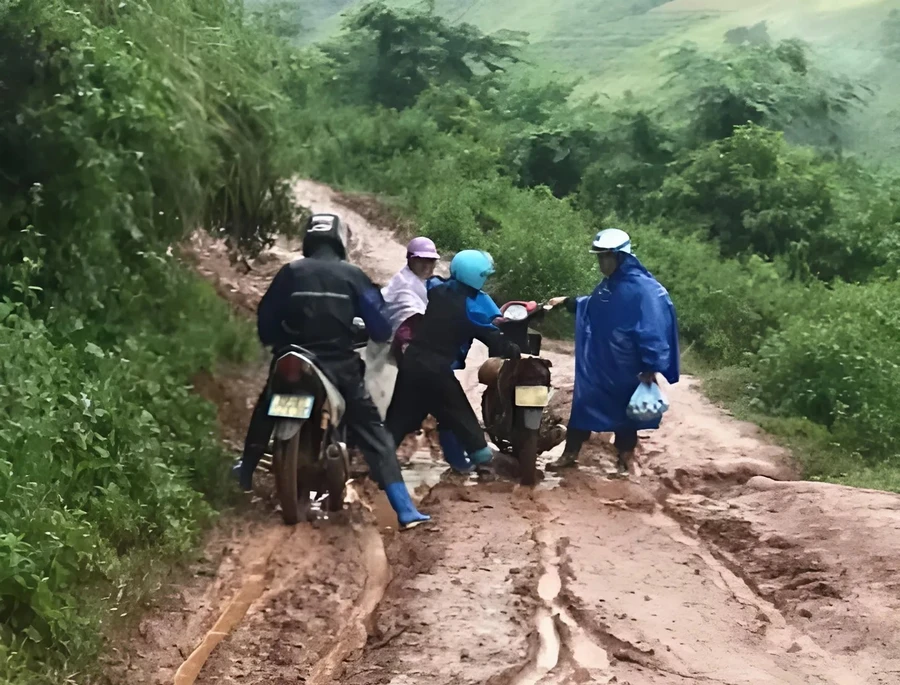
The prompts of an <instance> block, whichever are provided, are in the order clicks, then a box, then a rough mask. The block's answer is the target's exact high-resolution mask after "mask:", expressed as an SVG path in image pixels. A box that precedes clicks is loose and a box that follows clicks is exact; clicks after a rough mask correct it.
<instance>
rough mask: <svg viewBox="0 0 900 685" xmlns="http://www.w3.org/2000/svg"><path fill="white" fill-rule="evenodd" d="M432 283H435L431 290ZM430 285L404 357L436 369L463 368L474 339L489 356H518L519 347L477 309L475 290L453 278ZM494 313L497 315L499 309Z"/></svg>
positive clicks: (476, 293) (433, 281)
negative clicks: (485, 349)
mask: <svg viewBox="0 0 900 685" xmlns="http://www.w3.org/2000/svg"><path fill="white" fill-rule="evenodd" d="M431 283H438V284H437V285H434V286H433V287H431ZM429 285H430V287H429V290H428V307H427V308H426V310H425V314H424V315H423V316H422V318H421V320H420V321H419V322H418V324H417V325H416V329H415V332H414V334H413V337H412V340H411V342H410V344H409V347H408V348H407V351H406V356H405V358H411V359H412V360H413V362H412V363H413V364H417V365H425V366H428V367H430V368H433V369H436V370H439V369H440V370H450V369H453V368H463V367H464V366H465V357H466V354H467V353H468V351H469V348H470V347H471V345H472V340H473V339H477V340H480V341H481V342H483V343H484V344H485V345H487V346H488V349H489V351H490V353H491V355H492V356H500V357H510V356H516V355H518V354H519V348H518V347H517V346H516V345H515V344H514V343H512V342H511V341H509V340H508V339H507V338H506V337H505V336H504V335H503V334H502V333H501V332H500V331H499V330H498V329H497V328H496V327H495V326H493V325H492V324H491V321H490V320H489V319H488V318H486V313H485V312H482V311H480V310H479V305H478V301H477V296H478V291H477V290H474V289H472V288H469V287H468V286H465V285H463V284H462V283H460V282H459V281H456V280H452V279H451V280H449V281H446V282H443V283H441V282H438V281H437V280H436V279H433V280H432V282H430V284H429ZM496 313H497V314H498V315H499V310H497V312H496Z"/></svg>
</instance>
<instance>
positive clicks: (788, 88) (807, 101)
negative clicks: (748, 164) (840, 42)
mask: <svg viewBox="0 0 900 685" xmlns="http://www.w3.org/2000/svg"><path fill="white" fill-rule="evenodd" d="M669 65H670V69H671V73H672V80H671V82H670V83H671V85H672V86H674V87H676V88H677V89H678V90H679V92H682V93H683V97H681V98H680V99H679V101H678V105H679V106H678V110H677V111H679V112H687V113H688V117H689V118H690V119H691V121H692V123H691V130H692V133H693V134H694V135H695V136H696V137H697V138H698V139H700V140H703V141H710V140H719V139H722V138H726V137H728V136H729V135H731V132H732V131H733V130H734V129H735V128H736V127H738V126H744V125H746V124H759V125H761V126H766V127H769V128H774V129H778V130H787V131H789V132H790V133H791V135H792V136H793V137H794V138H795V139H798V140H801V141H803V142H812V143H816V144H820V145H827V146H832V147H839V146H840V137H839V135H838V131H839V129H840V125H841V124H842V123H843V121H844V118H845V117H846V115H847V114H848V113H849V112H850V111H851V110H852V109H853V108H855V107H858V106H860V105H861V104H862V102H863V95H864V94H865V92H866V89H865V88H864V87H863V86H862V85H861V84H858V83H856V82H854V81H852V80H850V79H847V78H844V77H839V76H835V75H832V74H830V73H828V72H826V71H823V70H821V69H818V68H816V66H815V65H814V63H813V62H812V55H811V53H810V49H809V46H808V45H807V44H805V43H803V42H802V41H799V40H785V41H781V42H780V43H778V44H775V45H772V44H769V43H758V44H750V43H744V44H741V45H739V46H736V47H730V48H728V49H726V50H725V51H724V52H722V53H720V54H716V55H711V54H706V53H703V52H701V51H700V50H699V49H697V48H696V47H683V48H681V49H679V50H677V51H675V52H674V53H673V54H672V55H670V56H669Z"/></svg>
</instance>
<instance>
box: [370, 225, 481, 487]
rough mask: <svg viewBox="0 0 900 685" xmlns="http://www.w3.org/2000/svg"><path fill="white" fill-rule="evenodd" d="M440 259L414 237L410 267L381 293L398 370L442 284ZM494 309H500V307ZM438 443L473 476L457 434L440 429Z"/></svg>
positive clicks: (409, 252) (452, 462) (423, 240)
mask: <svg viewBox="0 0 900 685" xmlns="http://www.w3.org/2000/svg"><path fill="white" fill-rule="evenodd" d="M440 258H441V257H440V255H439V254H438V252H437V248H436V247H435V245H434V242H433V241H432V240H430V239H429V238H426V237H424V236H419V237H418V238H413V239H412V240H411V241H410V242H409V245H407V246H406V266H404V267H403V268H402V269H401V270H400V271H398V272H397V273H396V274H395V275H394V277H393V278H391V280H390V282H389V283H388V284H387V285H386V286H385V287H384V288H382V290H381V294H382V296H383V297H384V301H385V314H386V315H387V317H388V319H389V320H390V322H391V327H392V328H393V329H394V340H393V344H392V350H391V354H392V356H393V357H394V359H395V360H396V363H397V366H398V367H399V366H400V364H401V361H402V359H403V354H404V353H405V352H406V348H407V347H408V346H409V343H410V341H411V340H412V338H413V334H414V332H415V329H416V326H417V325H418V323H419V321H421V320H422V316H423V315H424V314H425V310H426V308H427V307H428V287H429V286H428V284H429V283H431V284H432V285H435V284H437V283H440V282H442V281H441V279H433V278H434V268H435V265H436V264H437V262H438V260H439V259H440ZM484 296H485V297H487V295H484ZM488 299H490V298H488ZM491 304H493V301H491ZM489 309H490V307H489ZM493 310H496V307H494V308H493ZM493 310H491V311H493ZM462 356H463V358H462V359H461V360H459V361H457V363H456V364H454V367H453V368H454V370H456V369H458V368H462V367H464V366H465V355H462ZM438 440H439V442H440V445H441V451H442V452H443V454H444V460H445V461H446V462H447V464H449V465H450V467H451V468H452V469H453V470H454V471H457V472H458V473H469V472H471V471H472V469H474V468H475V467H474V465H473V464H472V462H470V461H469V460H468V459H467V458H466V454H465V452H464V450H463V448H462V445H461V444H460V442H459V439H458V438H457V437H456V435H454V433H453V431H450V430H447V429H446V428H443V427H441V426H438Z"/></svg>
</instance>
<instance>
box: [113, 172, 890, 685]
mask: <svg viewBox="0 0 900 685" xmlns="http://www.w3.org/2000/svg"><path fill="white" fill-rule="evenodd" d="M297 196H298V201H299V202H300V203H301V204H303V205H305V206H308V207H312V208H313V209H314V210H316V211H336V212H340V213H342V214H344V215H345V216H346V217H347V218H348V220H349V222H350V224H351V227H352V229H353V237H354V250H353V254H354V258H355V259H356V260H357V261H358V262H359V263H361V264H362V265H363V266H364V267H365V268H366V269H367V271H369V273H370V274H371V275H372V277H373V279H375V280H376V281H380V282H386V281H387V279H388V278H389V277H390V275H391V274H392V273H393V272H394V271H396V269H398V268H399V266H400V265H401V264H402V262H403V259H404V250H403V247H402V245H401V244H400V243H399V242H398V241H397V240H395V239H394V238H393V234H392V233H391V231H390V229H391V228H397V227H396V226H387V227H384V228H376V227H375V226H373V225H372V224H371V223H370V222H369V221H367V220H366V219H365V218H363V216H360V215H359V214H358V213H357V212H356V211H353V209H352V208H351V207H349V206H347V204H346V201H345V198H343V196H341V195H339V194H337V193H334V192H332V191H331V190H330V189H328V188H325V187H323V186H320V185H317V184H314V183H309V182H301V183H298V184H297ZM352 204H353V207H355V208H356V209H357V210H358V211H359V212H361V213H363V214H365V215H366V217H370V218H372V217H376V218H378V219H381V220H383V219H385V218H387V217H389V216H390V215H389V214H387V213H381V214H379V213H378V211H376V210H377V206H376V205H374V204H373V203H372V202H371V200H368V199H365V200H362V201H356V202H354V203H352ZM401 228H402V229H404V230H406V229H407V228H408V227H401ZM295 250H296V246H291V245H287V244H279V245H276V246H275V248H273V250H271V251H269V252H268V253H266V254H265V255H263V257H262V259H261V260H259V261H257V262H254V263H253V264H251V265H250V266H251V268H250V270H249V272H247V269H246V268H244V269H240V268H236V267H234V266H232V265H231V263H230V262H229V260H228V259H227V257H226V255H225V252H224V250H223V249H222V248H221V246H220V245H218V244H216V243H214V242H212V241H210V240H208V239H205V238H204V239H201V238H198V239H197V240H196V242H195V243H194V244H193V245H192V246H191V250H190V252H191V254H192V255H193V256H194V257H195V259H196V262H197V267H198V269H199V270H200V272H201V273H204V274H205V275H206V276H207V277H209V278H210V279H211V280H212V281H213V282H214V283H215V284H216V286H217V288H218V290H219V292H220V293H221V294H222V295H223V296H225V297H228V298H229V300H230V301H232V302H234V303H235V305H236V307H238V308H239V309H240V310H243V311H248V312H251V311H253V308H254V306H255V302H256V301H257V300H258V298H259V297H260V296H261V295H262V293H263V292H264V290H265V287H266V286H267V285H268V281H269V279H270V278H271V275H272V273H274V270H276V269H277V267H278V266H280V264H282V263H284V262H285V261H287V260H289V259H290V258H291V257H292V255H293V254H294V252H295ZM245 272H246V273H245ZM483 354H484V350H483V349H482V348H479V349H476V350H473V353H472V358H471V360H470V364H469V368H468V369H467V370H465V371H464V372H461V373H460V377H461V380H462V382H463V385H464V387H465V388H466V390H467V392H469V394H470V397H471V398H472V400H473V403H474V404H475V406H478V404H479V403H478V399H479V395H480V389H479V387H478V384H477V380H476V378H475V372H476V371H477V368H478V363H479V358H480V356H482V357H483ZM546 356H548V357H549V358H551V359H552V361H553V364H554V367H553V373H554V385H555V386H556V387H557V388H558V392H557V395H556V396H555V398H554V410H555V412H556V413H558V414H559V415H560V416H565V414H566V413H567V411H566V410H567V406H568V403H569V401H570V398H571V387H572V378H573V368H572V356H571V348H570V347H569V346H568V345H566V344H565V343H548V344H547V345H546ZM263 375H264V366H263V365H261V366H260V368H259V369H251V370H241V371H240V372H235V373H234V374H233V375H229V376H227V377H224V378H209V377H204V378H198V379H197V386H198V390H200V391H201V392H203V394H204V396H207V397H210V398H211V399H214V400H215V401H217V403H218V405H219V407H220V420H221V421H222V422H223V428H224V433H225V436H226V438H228V439H229V440H230V441H231V442H235V443H237V442H239V440H240V435H241V432H242V430H243V426H244V425H245V422H246V418H247V416H248V415H249V408H250V405H251V403H252V400H253V399H254V397H255V394H256V392H257V391H258V388H259V385H260V384H261V382H262V377H263ZM669 394H670V398H671V400H672V402H671V403H672V410H671V411H670V413H669V414H668V415H667V417H666V420H665V421H664V425H663V428H662V429H661V430H659V431H657V432H655V433H653V434H651V435H649V436H648V437H647V438H646V439H643V440H641V447H640V461H641V470H642V475H641V477H640V478H637V479H631V480H611V479H609V478H607V475H606V474H607V470H608V469H610V468H611V467H612V460H613V452H612V449H611V446H610V444H609V439H608V436H604V435H601V436H596V437H595V438H594V439H593V440H592V441H591V442H590V443H589V444H588V446H587V447H586V449H585V454H584V456H583V459H582V460H581V461H582V466H581V468H580V469H579V470H577V471H573V472H571V473H569V474H566V475H565V476H564V477H563V478H562V479H561V480H560V479H558V478H553V477H549V476H548V478H547V479H545V480H544V482H543V483H542V484H541V485H539V486H538V487H537V488H536V489H535V490H528V489H523V488H521V487H519V486H517V485H513V484H511V483H507V482H504V481H495V482H478V481H477V479H475V478H474V477H469V478H464V477H460V476H452V475H449V474H448V473H447V472H445V470H444V468H443V465H442V464H441V463H440V452H439V448H437V446H436V444H435V441H434V439H433V436H430V435H428V434H426V435H425V436H422V437H420V438H415V439H410V440H409V441H408V442H407V444H406V445H405V446H404V448H403V450H402V456H403V457H404V461H405V462H407V472H406V475H407V482H408V484H410V486H411V487H412V488H414V489H415V491H416V493H417V495H418V496H419V497H422V502H421V506H422V507H423V508H424V510H426V511H428V512H429V513H431V514H432V515H434V517H435V521H434V525H432V526H430V527H423V528H417V529H416V530H414V531H411V532H409V533H404V534H398V533H396V532H395V531H393V530H392V529H391V528H390V527H389V526H390V525H392V524H393V523H394V520H393V517H392V515H391V512H390V511H389V508H388V507H387V503H386V502H385V500H384V498H383V495H381V494H379V493H376V492H374V490H373V488H372V487H371V486H370V485H368V484H365V483H357V484H356V485H355V489H354V493H355V494H354V498H353V499H354V500H355V501H353V502H352V503H351V504H350V505H349V507H348V510H347V511H345V512H344V513H342V514H341V515H339V516H338V517H337V518H336V519H334V520H325V519H324V518H323V519H320V520H319V521H318V522H317V523H316V524H313V525H302V526H297V527H294V528H287V527H285V526H283V525H281V523H280V519H279V517H278V514H277V511H276V508H275V505H274V502H273V500H272V498H271V495H270V493H269V489H270V483H269V480H268V478H267V477H263V478H261V479H260V483H261V485H260V488H259V492H258V496H257V497H256V498H255V500H254V502H253V503H251V504H248V505H247V506H246V507H245V508H244V510H243V511H241V512H239V514H236V515H233V516H230V517H229V518H227V519H226V520H225V521H223V523H222V524H221V525H220V526H219V527H218V529H217V530H216V531H215V532H214V533H213V534H212V536H211V537H210V539H209V541H208V544H207V546H206V551H205V554H204V558H203V561H201V562H200V563H198V564H197V565H196V566H195V567H193V568H192V569H191V571H192V572H191V573H189V574H186V575H185V577H179V574H177V573H173V578H172V585H171V587H169V588H166V592H167V594H168V598H167V599H166V600H164V601H162V602H161V603H160V605H159V606H158V607H156V608H154V609H153V610H152V611H150V612H149V613H148V614H147V615H146V616H145V617H144V619H143V620H142V622H141V624H140V625H139V626H138V628H137V630H136V632H135V634H134V635H133V636H132V637H131V638H130V639H129V640H128V641H127V642H123V644H121V645H120V646H119V651H118V652H115V654H116V655H118V656H115V657H114V658H113V659H112V660H111V661H112V662H113V663H112V665H111V666H110V669H109V673H110V680H111V681H112V682H114V683H122V684H123V685H124V684H125V683H128V684H129V685H130V684H132V683H148V684H154V685H155V684H157V683H160V684H162V683H177V685H190V683H195V682H196V683H210V684H212V683H222V684H233V683H241V684H255V685H256V684H258V685H263V684H266V685H269V684H273V685H280V684H287V683H308V684H309V683H311V684H315V685H324V684H326V683H327V684H330V683H342V684H347V685H376V684H385V685H432V684H433V685H469V684H472V685H475V684H488V685H539V684H541V685H557V684H558V685H564V684H569V683H618V684H620V685H621V684H625V683H628V684H630V685H650V684H652V685H656V684H659V685H683V684H684V685H687V684H688V683H692V684H693V683H710V684H712V683H723V684H728V685H768V684H770V683H791V684H793V683H796V684H798V685H799V684H834V685H855V684H857V683H867V684H868V683H883V684H885V685H888V684H892V685H896V684H897V683H900V630H898V628H900V612H898V608H900V580H898V578H900V575H898V572H900V534H898V533H900V497H897V496H895V495H891V494H887V493H880V492H870V491H863V490H854V489H851V488H844V487H839V486H833V485H823V484H817V483H807V482H801V481H795V480H792V479H793V477H794V468H793V465H792V463H791V460H790V458H789V455H787V454H785V453H784V452H783V451H782V450H780V449H779V448H777V447H774V446H773V445H771V444H770V443H769V442H767V441H766V439H765V437H764V436H763V435H762V434H761V433H760V432H759V431H758V430H757V429H756V428H755V427H753V426H750V425H746V424H743V423H740V422H737V421H735V420H734V419H732V418H730V417H729V416H727V415H726V414H725V413H724V412H722V411H721V410H719V409H717V408H715V407H714V406H712V405H711V404H710V403H709V402H708V401H706V400H705V399H704V398H703V397H702V395H701V394H700V392H699V389H698V387H697V384H696V382H695V381H693V380H692V379H689V378H688V379H685V380H684V381H683V382H682V383H680V384H679V385H677V386H675V387H673V388H670V389H669ZM556 451H557V452H558V451H559V450H558V449H557V450H556ZM550 457H551V455H547V457H546V458H548V459H549V458H550Z"/></svg>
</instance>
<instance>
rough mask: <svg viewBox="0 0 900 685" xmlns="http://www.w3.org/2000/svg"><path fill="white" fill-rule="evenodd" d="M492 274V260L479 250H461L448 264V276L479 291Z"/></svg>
mask: <svg viewBox="0 0 900 685" xmlns="http://www.w3.org/2000/svg"><path fill="white" fill-rule="evenodd" d="M492 273H494V259H493V257H491V256H490V255H489V254H488V253H487V252H482V251H481V250H463V251H462V252H458V253H457V254H456V256H455V257H454V258H453V261H451V262H450V275H451V276H452V277H453V278H455V279H456V280H457V281H459V282H460V283H463V284H465V285H467V286H469V287H470V288H475V290H481V289H482V288H483V287H484V282H485V281H486V280H487V279H488V276H490V275H491V274H492Z"/></svg>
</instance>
